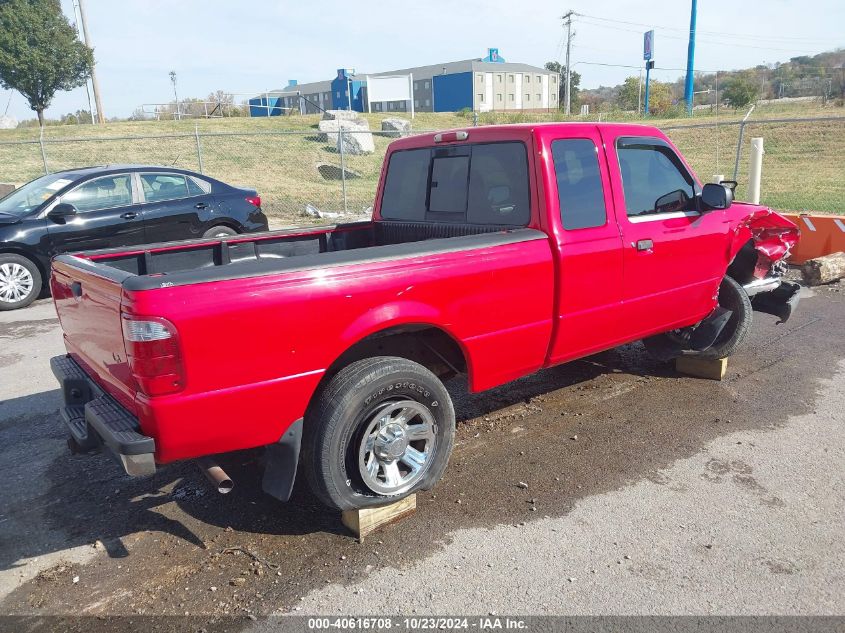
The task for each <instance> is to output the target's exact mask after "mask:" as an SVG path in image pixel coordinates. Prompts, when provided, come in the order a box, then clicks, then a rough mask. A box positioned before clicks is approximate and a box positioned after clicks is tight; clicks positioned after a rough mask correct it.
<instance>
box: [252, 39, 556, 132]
mask: <svg viewBox="0 0 845 633" xmlns="http://www.w3.org/2000/svg"><path fill="white" fill-rule="evenodd" d="M400 75H407V76H410V77H411V82H412V83H411V85H412V86H413V108H414V110H415V111H417V112H457V111H459V110H464V109H468V110H474V111H477V112H490V111H500V110H510V111H513V110H535V111H537V110H543V111H548V110H556V109H557V108H558V107H559V103H558V94H559V90H560V86H559V81H560V78H559V77H558V74H557V73H555V72H552V71H549V70H546V69H545V68H539V67H537V66H531V65H529V64H520V63H510V62H507V61H505V60H504V58H502V57H501V56H500V55H499V51H498V49H496V48H491V49H488V52H487V56H486V57H484V58H478V59H465V60H463V61H458V62H446V63H442V64H430V65H428V66H417V67H415V68H402V69H398V70H390V71H385V72H379V73H356V74H353V73H352V72H351V71H348V70H346V69H343V68H341V69H338V71H337V75H336V76H335V77H334V78H333V79H329V80H326V81H317V82H312V83H304V84H300V83H298V82H296V81H291V82H290V83H289V84H288V85H287V86H285V87H284V88H281V89H278V90H272V91H269V92H267V93H264V94H262V95H256V96H255V97H253V98H251V99H250V100H249V104H250V115H251V116H278V115H282V114H288V113H291V112H294V113H302V114H313V113H318V112H320V111H321V110H347V109H351V110H357V111H358V112H366V111H368V109H369V110H372V111H373V112H405V111H407V110H408V109H409V105H410V104H409V102H407V101H377V102H373V103H370V102H369V101H368V96H367V77H368V76H369V77H385V76H400Z"/></svg>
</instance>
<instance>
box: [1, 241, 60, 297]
mask: <svg viewBox="0 0 845 633" xmlns="http://www.w3.org/2000/svg"><path fill="white" fill-rule="evenodd" d="M0 255H17V256H18V257H23V258H24V259H28V260H29V261H31V262H32V263H33V264H34V265H35V267H36V268H37V269H38V272H39V273H40V274H41V288H42V289H43V288H46V287H47V286H48V285H49V284H50V271H49V270H44V266H43V265H42V264H41V262H40V261H38V258H36V257H32V256H31V255H30V254H29V253H27V252H26V251H19V250H17V249H14V248H4V249H2V250H0Z"/></svg>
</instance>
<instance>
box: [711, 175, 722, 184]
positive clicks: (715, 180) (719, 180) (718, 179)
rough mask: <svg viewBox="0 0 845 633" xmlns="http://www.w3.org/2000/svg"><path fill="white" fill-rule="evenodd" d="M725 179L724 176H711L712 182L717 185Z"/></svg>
mask: <svg viewBox="0 0 845 633" xmlns="http://www.w3.org/2000/svg"><path fill="white" fill-rule="evenodd" d="M724 179H725V174H714V175H713V182H715V183H716V184H717V185H718V184H719V183H721V182H722V181H723V180H724Z"/></svg>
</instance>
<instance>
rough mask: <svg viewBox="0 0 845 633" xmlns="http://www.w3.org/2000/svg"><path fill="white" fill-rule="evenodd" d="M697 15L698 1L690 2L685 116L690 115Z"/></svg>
mask: <svg viewBox="0 0 845 633" xmlns="http://www.w3.org/2000/svg"><path fill="white" fill-rule="evenodd" d="M696 13H698V0H692V10H691V12H690V19H689V46H688V48H687V81H686V86H685V90H684V100H685V101H686V102H687V114H692V100H693V94H692V86H693V69H694V67H695V63H694V59H695V16H696Z"/></svg>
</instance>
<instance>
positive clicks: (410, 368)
mask: <svg viewBox="0 0 845 633" xmlns="http://www.w3.org/2000/svg"><path fill="white" fill-rule="evenodd" d="M454 437H455V411H454V408H453V407H452V400H451V398H450V397H449V393H448V392H447V391H446V388H445V387H444V386H443V383H441V382H440V380H438V379H437V377H436V376H435V375H434V374H432V373H431V372H430V371H429V370H428V369H426V368H425V367H423V366H422V365H419V364H418V363H415V362H412V361H410V360H407V359H404V358H397V357H389V356H382V357H376V358H368V359H364V360H360V361H357V362H355V363H352V364H351V365H349V366H347V367H345V368H344V369H342V370H341V371H339V372H338V373H337V374H336V375H335V376H334V377H333V378H332V379H331V380H330V381H329V382H328V383H327V384H326V385H325V386H324V387H323V388H322V390H321V391H320V393H319V394H318V396H317V397H316V400H315V402H314V403H312V405H311V406H310V407H309V410H308V412H307V413H306V416H305V428H304V435H303V445H302V461H301V468H302V469H303V470H304V471H305V474H306V477H307V479H308V482H309V484H310V486H311V489H312V490H313V491H314V494H316V495H317V497H318V498H319V499H320V500H321V501H322V502H323V503H324V504H326V505H327V506H329V507H333V508H337V509H339V510H351V509H356V508H364V507H369V506H375V505H380V504H384V503H388V502H391V501H396V500H398V499H401V498H402V497H405V496H408V495H409V494H411V493H413V492H415V491H417V490H428V489H430V488H431V487H432V486H434V484H435V483H436V482H437V481H438V480H439V479H440V477H441V476H442V475H443V471H444V470H445V469H446V465H447V463H448V461H449V454H450V453H451V452H452V445H453V443H454Z"/></svg>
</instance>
